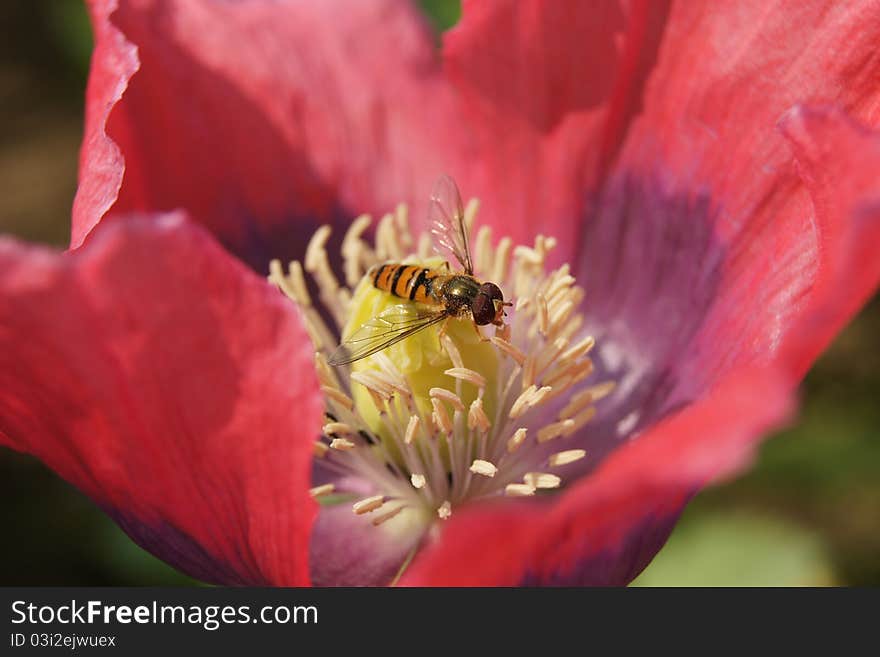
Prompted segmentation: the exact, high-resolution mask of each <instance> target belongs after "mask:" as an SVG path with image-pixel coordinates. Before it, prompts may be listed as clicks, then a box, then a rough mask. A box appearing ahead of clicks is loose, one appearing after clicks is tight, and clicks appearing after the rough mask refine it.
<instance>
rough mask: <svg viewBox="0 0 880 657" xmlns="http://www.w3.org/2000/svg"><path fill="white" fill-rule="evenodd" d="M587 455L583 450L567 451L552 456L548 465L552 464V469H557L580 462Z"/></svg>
mask: <svg viewBox="0 0 880 657" xmlns="http://www.w3.org/2000/svg"><path fill="white" fill-rule="evenodd" d="M586 455H587V452H586V451H585V450H583V449H567V450H565V451H563V452H556V453H555V454H551V455H550V458H549V459H548V463H549V464H550V467H553V468H556V467H559V466H561V465H568V464H569V463H574V462H575V461H580V460H581V459H582V458H584V457H585V456H586Z"/></svg>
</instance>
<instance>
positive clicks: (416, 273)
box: [367, 263, 440, 305]
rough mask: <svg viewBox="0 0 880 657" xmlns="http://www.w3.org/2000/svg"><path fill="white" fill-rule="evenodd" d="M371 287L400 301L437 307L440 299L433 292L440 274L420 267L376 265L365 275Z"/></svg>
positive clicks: (392, 264) (393, 264) (391, 264)
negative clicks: (371, 284) (370, 280)
mask: <svg viewBox="0 0 880 657" xmlns="http://www.w3.org/2000/svg"><path fill="white" fill-rule="evenodd" d="M367 275H368V276H370V277H371V278H372V281H373V286H374V287H375V288H377V289H379V290H382V291H383V292H387V293H388V294H393V295H394V296H396V297H400V298H401V299H409V300H410V301H415V302H417V303H425V304H430V305H437V304H439V303H440V299H438V298H437V296H436V294H435V292H436V290H435V283H436V282H438V281H436V280H435V279H437V277H438V276H440V273H439V272H437V271H436V270H434V269H429V268H428V267H422V266H421V265H402V264H400V263H389V264H385V265H376V266H375V267H373V268H372V269H371V270H370V271H369V273H368V274H367Z"/></svg>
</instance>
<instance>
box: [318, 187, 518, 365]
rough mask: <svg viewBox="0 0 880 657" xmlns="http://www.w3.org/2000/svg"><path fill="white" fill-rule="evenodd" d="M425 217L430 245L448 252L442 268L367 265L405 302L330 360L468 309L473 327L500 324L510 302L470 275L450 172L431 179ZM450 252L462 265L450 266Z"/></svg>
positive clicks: (373, 277)
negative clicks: (432, 239) (428, 227)
mask: <svg viewBox="0 0 880 657" xmlns="http://www.w3.org/2000/svg"><path fill="white" fill-rule="evenodd" d="M428 223H429V224H430V226H431V233H432V234H433V237H434V248H435V249H436V250H437V251H438V252H439V253H440V254H441V255H444V256H446V257H447V262H445V263H444V265H445V270H444V269H432V268H429V267H423V266H421V265H407V264H402V263H397V262H391V263H386V264H382V265H374V266H373V267H371V268H370V270H369V271H368V272H367V273H366V276H368V277H369V278H370V281H371V282H372V284H373V287H375V288H376V289H379V290H382V291H383V292H386V293H388V294H390V295H393V296H395V297H399V298H401V299H405V300H407V301H409V302H410V303H408V304H401V305H398V306H394V307H392V308H390V309H388V310H387V311H385V312H383V313H382V314H381V315H380V316H378V317H374V318H373V319H372V320H370V321H369V322H366V323H365V324H363V325H362V326H361V327H360V328H359V329H358V330H357V331H355V332H354V333H353V334H352V335H351V336H350V337H349V338H348V339H347V340H345V341H344V342H343V343H342V344H341V345H339V347H337V349H336V351H334V352H333V354H331V356H330V358H329V359H328V362H329V363H330V364H331V365H347V364H349V363H353V362H355V361H357V360H360V359H361V358H366V357H367V356H372V355H373V354H375V353H377V352H380V351H382V350H383V349H387V348H388V347H390V346H391V345H393V344H397V343H398V342H400V341H401V340H405V339H406V338H408V337H410V336H412V335H415V334H416V333H418V332H419V331H422V330H424V329H426V328H428V327H429V326H433V325H434V324H438V323H440V322H442V321H444V320H446V319H449V318H452V317H463V316H465V315H468V314H470V316H471V319H473V322H474V325H475V327H476V326H485V325H487V324H494V325H495V326H502V325H503V322H502V318H503V317H504V307H505V306H511V305H513V304H512V303H510V302H506V303H505V301H504V295H503V294H502V293H501V290H500V289H499V287H498V286H497V285H495V283H489V282H483V283H481V282H480V281H478V280H477V279H476V278H475V277H474V265H473V260H472V259H471V253H470V248H469V246H468V236H467V226H466V225H465V220H464V208H463V206H462V203H461V194H459V192H458V187H457V186H456V184H455V181H454V180H453V179H452V178H450V177H449V176H441V177H440V179H439V180H438V181H437V182H436V183H435V185H434V191H433V192H432V194H431V201H430V205H429V209H428ZM449 255H451V256H452V257H453V258H454V259H455V260H456V261H457V262H458V264H459V265H460V266H461V268H462V269H463V270H464V271H462V272H458V273H456V272H451V271H450V270H449V262H448V256H449ZM478 333H479V331H478Z"/></svg>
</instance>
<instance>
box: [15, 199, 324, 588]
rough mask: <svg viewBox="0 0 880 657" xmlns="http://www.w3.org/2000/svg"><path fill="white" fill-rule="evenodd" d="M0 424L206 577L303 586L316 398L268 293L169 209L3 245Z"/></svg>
mask: <svg viewBox="0 0 880 657" xmlns="http://www.w3.org/2000/svg"><path fill="white" fill-rule="evenodd" d="M0 295H2V297H3V302H2V303H0V327H2V328H0V418H2V420H0V439H2V441H3V443H4V444H7V445H9V446H11V447H13V448H14V449H17V450H21V451H24V452H28V453H30V454H33V455H34V456H36V457H37V458H39V459H41V460H42V461H43V462H45V463H46V464H47V465H48V466H49V467H51V468H52V469H54V470H55V471H56V472H57V473H58V474H60V475H61V476H62V477H64V478H65V479H66V480H67V481H69V482H71V483H72V484H74V485H75V486H77V487H78V488H80V489H81V490H82V491H83V492H85V493H86V494H87V495H89V496H90V497H91V498H92V499H93V500H95V501H96V502H97V503H98V504H99V505H100V506H101V507H102V508H104V509H105V510H106V511H107V512H108V513H109V514H110V515H112V516H113V517H114V518H115V519H116V520H117V522H119V524H120V525H121V526H122V527H123V529H125V530H126V531H127V532H128V533H129V535H131V536H132V538H134V539H135V541H137V542H138V543H139V544H140V545H142V546H143V547H145V548H146V549H148V550H149V551H151V552H153V553H154V554H156V555H157V556H159V557H160V558H162V559H164V560H165V561H167V562H169V563H171V564H172V565H174V566H176V567H177V568H179V569H181V570H183V571H185V572H187V573H189V574H190V575H193V576H194V577H197V578H199V579H203V580H206V581H209V582H220V583H227V584H305V583H307V582H308V570H307V568H308V540H309V532H310V528H311V524H312V522H313V520H314V517H315V514H316V508H315V504H314V503H313V502H312V500H311V498H310V496H309V494H308V488H309V476H310V468H311V455H312V442H313V440H314V439H315V437H316V436H317V435H318V433H319V431H320V424H321V418H322V412H323V402H322V398H321V395H320V392H319V389H318V385H317V381H316V380H315V375H314V370H313V367H312V358H311V349H310V343H309V340H308V338H307V335H306V333H305V330H304V329H303V327H302V325H301V324H300V322H299V320H298V317H297V314H296V312H295V311H294V310H293V309H292V307H291V305H290V304H289V303H288V302H287V301H286V300H284V299H283V298H282V297H281V295H280V294H279V293H278V292H277V290H274V289H272V288H271V287H270V286H269V285H268V284H267V283H266V282H265V280H263V279H261V278H259V277H257V276H255V275H254V274H252V273H251V272H250V271H249V270H247V269H245V268H244V267H243V266H242V265H241V264H239V263H238V262H237V261H236V260H235V259H234V258H232V257H230V256H229V255H227V254H226V253H225V251H223V249H222V248H220V247H219V246H218V245H217V244H216V243H215V242H214V241H213V240H212V239H211V238H210V237H209V236H208V235H207V233H205V232H204V231H203V230H201V229H199V228H197V227H195V226H193V225H190V224H187V223H186V222H183V221H182V220H181V217H180V216H166V217H155V216H151V217H141V218H136V219H119V220H118V221H115V222H113V223H112V224H111V225H108V226H107V227H104V228H102V229H99V230H98V231H97V232H96V235H95V236H94V238H93V239H91V240H90V242H89V244H87V245H86V246H85V247H83V248H82V249H79V250H77V251H75V252H72V253H70V254H58V253H55V252H52V251H49V250H47V249H43V248H38V247H30V246H25V245H22V244H20V243H17V242H14V241H12V240H8V239H7V240H4V241H2V242H0Z"/></svg>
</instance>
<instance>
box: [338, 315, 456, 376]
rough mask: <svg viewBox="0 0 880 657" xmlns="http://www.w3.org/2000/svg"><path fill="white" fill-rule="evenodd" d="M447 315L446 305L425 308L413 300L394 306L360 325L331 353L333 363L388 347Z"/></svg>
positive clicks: (359, 357)
mask: <svg viewBox="0 0 880 657" xmlns="http://www.w3.org/2000/svg"><path fill="white" fill-rule="evenodd" d="M447 316H448V313H447V312H446V311H445V310H443V309H438V310H425V309H422V308H418V307H417V306H414V305H413V304H409V305H406V304H401V305H399V306H393V307H392V308H389V309H388V310H386V311H385V312H383V313H382V314H381V315H379V316H378V317H374V318H373V319H371V320H370V321H368V322H366V323H365V324H362V325H361V327H360V328H359V329H358V330H357V331H355V332H354V333H352V334H351V336H350V337H349V338H348V339H347V340H346V341H345V342H343V343H342V344H341V345H339V346H338V347H337V348H336V350H335V351H334V352H333V353H332V354H330V358H329V359H328V362H329V363H330V364H331V365H333V366H338V365H348V364H349V363H353V362H354V361H356V360H360V359H361V358H366V357H367V356H372V355H373V354H375V353H377V352H379V351H382V350H383V349H387V348H388V347H390V346H391V345H393V344H396V343H398V342H400V341H401V340H404V339H406V338H408V337H409V336H411V335H415V334H416V333H418V332H419V331H421V330H422V329H426V328H428V327H429V326H431V325H432V324H436V323H438V322H440V321H442V320H444V319H446V317H447Z"/></svg>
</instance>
